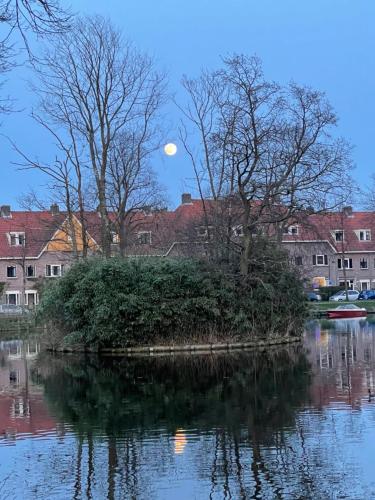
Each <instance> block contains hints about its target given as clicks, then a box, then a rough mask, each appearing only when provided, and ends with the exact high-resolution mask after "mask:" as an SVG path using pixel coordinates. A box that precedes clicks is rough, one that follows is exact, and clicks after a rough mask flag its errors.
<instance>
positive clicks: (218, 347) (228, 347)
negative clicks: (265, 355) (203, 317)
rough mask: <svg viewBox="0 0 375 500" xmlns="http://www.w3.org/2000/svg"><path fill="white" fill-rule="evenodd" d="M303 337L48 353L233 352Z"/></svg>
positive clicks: (76, 347)
mask: <svg viewBox="0 0 375 500" xmlns="http://www.w3.org/2000/svg"><path fill="white" fill-rule="evenodd" d="M301 340H302V336H298V337H291V336H285V337H281V336H280V337H272V338H270V339H259V340H254V341H251V342H225V343H212V344H184V345H178V344H177V345H153V346H143V347H122V348H101V349H93V348H89V347H85V346H82V345H74V346H64V347H57V348H47V351H51V352H59V353H66V354H69V353H79V352H94V353H99V354H107V355H108V354H109V355H112V354H115V355H116V354H121V355H123V356H139V355H146V356H147V355H154V354H159V353H160V354H169V353H170V354H175V353H179V352H181V353H186V352H197V353H202V352H208V351H209V352H211V351H233V350H244V349H256V348H266V347H272V346H276V345H282V344H291V343H296V342H301Z"/></svg>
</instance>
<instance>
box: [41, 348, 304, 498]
mask: <svg viewBox="0 0 375 500" xmlns="http://www.w3.org/2000/svg"><path fill="white" fill-rule="evenodd" d="M33 376H34V377H37V378H38V381H39V382H41V383H43V385H44V388H45V397H46V400H47V402H48V403H49V405H50V407H51V408H52V411H53V413H54V414H55V415H56V416H57V417H58V418H61V419H62V420H63V421H64V422H68V423H71V424H72V425H73V426H74V429H75V431H76V433H77V435H78V440H79V443H78V448H77V471H76V491H77V492H79V491H81V482H82V478H81V477H80V474H81V470H82V467H81V461H82V446H83V443H84V442H85V443H87V461H88V464H87V473H88V477H87V479H86V480H85V485H86V490H88V489H89V488H90V487H91V486H90V485H91V481H92V476H93V468H94V459H93V454H94V438H95V437H96V436H103V435H104V436H106V440H107V487H108V493H107V494H108V498H114V497H115V496H116V494H115V491H116V485H117V488H120V489H121V490H122V491H124V492H127V494H128V495H129V496H137V495H139V496H141V495H142V496H144V494H145V488H146V487H147V488H151V486H150V484H149V485H147V486H146V484H145V481H144V477H143V476H142V480H141V478H140V467H141V462H142V460H141V454H142V446H143V444H142V443H143V441H144V440H145V439H147V437H148V435H149V434H150V432H155V431H156V432H157V431H159V432H160V433H162V432H164V433H165V431H167V433H168V434H169V435H174V434H175V433H176V431H177V430H178V429H184V430H185V432H187V433H189V431H192V432H198V433H199V434H202V435H209V434H210V435H211V436H212V438H211V441H209V442H208V443H205V444H204V445H203V446H206V447H207V449H206V450H204V452H202V447H200V448H199V450H197V456H196V467H197V470H198V471H201V472H198V474H200V475H201V477H202V478H203V479H205V480H206V479H207V477H204V476H207V474H206V473H207V471H211V472H210V473H209V475H210V476H211V488H212V495H213V496H215V495H217V494H218V488H222V494H226V495H227V496H230V495H232V496H233V495H234V496H235V497H239V498H248V497H251V496H252V495H255V496H257V495H258V496H259V497H260V496H261V494H262V492H264V491H269V492H270V494H272V495H273V496H274V498H278V497H280V491H281V490H280V478H278V477H276V478H275V477H274V476H273V474H272V473H271V472H270V470H269V468H268V466H267V464H266V461H265V459H264V456H263V455H264V451H263V450H264V449H269V448H271V447H272V448H274V449H275V453H276V459H277V460H278V461H279V463H280V467H281V469H283V468H284V472H285V473H287V472H288V464H287V462H288V460H289V455H290V450H289V449H288V446H287V445H286V442H285V436H284V430H283V429H285V428H288V427H293V426H295V414H296V410H297V409H298V408H299V407H300V406H301V405H302V404H303V403H305V402H306V400H307V392H308V386H309V383H310V370H309V365H308V363H307V360H306V358H305V356H304V353H303V351H302V350H301V349H299V348H286V349H281V350H277V351H274V352H271V353H261V352H256V353H235V354H215V355H204V356H203V355H196V356H191V357H188V356H187V357H185V356H176V357H160V358H136V359H131V360H129V359H126V358H120V359H108V358H107V359H106V358H104V359H99V358H94V357H88V358H85V359H82V358H79V357H77V358H76V357H67V358H51V357H49V356H45V357H44V358H41V359H40V361H39V363H38V365H37V366H36V368H35V371H34V374H33ZM165 447H166V446H165ZM155 453H160V468H161V469H162V467H163V462H165V460H170V459H171V457H170V456H169V454H170V450H169V449H168V450H155ZM166 453H168V455H167V456H164V455H163V454H166ZM274 458H275V457H274ZM283 462H285V463H283ZM203 471H205V472H203ZM249 479H250V480H249ZM276 483H277V484H276ZM86 493H87V491H86ZM78 496H79V495H78Z"/></svg>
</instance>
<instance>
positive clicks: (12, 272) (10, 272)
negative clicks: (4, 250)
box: [7, 266, 17, 278]
mask: <svg viewBox="0 0 375 500" xmlns="http://www.w3.org/2000/svg"><path fill="white" fill-rule="evenodd" d="M7 278H17V268H16V266H8V267H7Z"/></svg>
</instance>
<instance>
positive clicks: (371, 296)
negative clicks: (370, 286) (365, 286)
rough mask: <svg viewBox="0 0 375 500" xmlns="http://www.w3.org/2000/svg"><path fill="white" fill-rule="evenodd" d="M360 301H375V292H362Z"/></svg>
mask: <svg viewBox="0 0 375 500" xmlns="http://www.w3.org/2000/svg"><path fill="white" fill-rule="evenodd" d="M358 300H375V290H362V292H361V293H360V294H359V297H358Z"/></svg>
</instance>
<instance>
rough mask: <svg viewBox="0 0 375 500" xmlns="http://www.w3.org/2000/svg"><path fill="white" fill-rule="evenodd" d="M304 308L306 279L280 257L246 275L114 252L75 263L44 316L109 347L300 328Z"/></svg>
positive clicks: (73, 336) (78, 338) (81, 338)
mask: <svg viewBox="0 0 375 500" xmlns="http://www.w3.org/2000/svg"><path fill="white" fill-rule="evenodd" d="M264 257H265V258H267V255H266V253H264ZM277 257H278V258H279V257H280V256H277ZM304 312H305V304H304V300H303V293H302V288H301V285H300V282H299V281H298V280H297V278H295V277H294V275H293V273H292V272H291V271H289V270H288V269H285V267H284V266H283V265H282V263H281V262H278V263H277V264H276V263H274V265H273V266H263V269H254V273H253V275H252V276H251V277H249V278H248V279H246V280H245V279H243V278H242V277H240V276H239V275H238V274H236V273H234V272H232V273H231V274H229V273H228V272H224V271H222V270H217V269H215V268H213V267H211V266H210V265H209V264H208V263H207V262H200V261H194V260H188V259H176V260H174V259H156V258H155V259H151V258H144V259H120V258H113V259H108V260H105V259H93V260H85V261H81V262H78V263H77V264H75V265H74V266H73V267H72V268H71V269H70V270H69V271H68V272H67V273H66V274H65V276H64V277H63V278H62V279H61V280H59V281H58V282H56V283H54V284H53V285H52V286H51V287H49V288H47V289H46V290H45V293H44V296H43V298H42V303H41V306H40V311H39V317H40V318H41V320H43V321H45V320H48V321H50V322H51V321H52V324H53V325H54V326H56V327H57V328H58V329H59V330H61V331H63V332H64V334H65V335H66V340H67V341H70V342H75V343H82V344H84V345H87V346H99V347H104V346H126V345H141V344H148V343H153V342H155V341H157V342H160V341H168V340H173V341H176V342H180V343H182V342H184V341H186V340H187V339H189V338H192V337H197V336H199V337H200V338H202V336H203V337H204V336H207V335H211V334H216V335H219V336H224V335H225V336H228V337H241V338H244V337H251V336H260V337H264V336H266V335H267V334H279V335H283V334H296V332H298V333H299V327H300V326H301V323H302V318H303V315H304Z"/></svg>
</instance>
